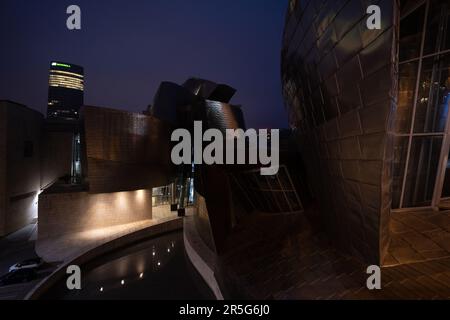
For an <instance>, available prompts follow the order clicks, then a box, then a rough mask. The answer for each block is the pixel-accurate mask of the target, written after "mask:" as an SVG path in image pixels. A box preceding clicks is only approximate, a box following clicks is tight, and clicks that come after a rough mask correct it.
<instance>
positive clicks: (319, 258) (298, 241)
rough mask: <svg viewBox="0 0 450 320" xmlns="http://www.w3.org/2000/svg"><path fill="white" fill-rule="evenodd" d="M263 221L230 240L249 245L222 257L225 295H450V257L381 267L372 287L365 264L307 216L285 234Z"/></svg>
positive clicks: (338, 296) (426, 296) (384, 297)
mask: <svg viewBox="0 0 450 320" xmlns="http://www.w3.org/2000/svg"><path fill="white" fill-rule="evenodd" d="M263 220H264V219H263ZM263 220H261V219H259V220H258V218H255V219H254V220H253V221H252V222H250V223H257V224H258V225H259V227H258V228H259V229H258V230H255V229H253V230H250V231H248V230H247V231H242V230H244V228H243V229H242V230H241V231H238V232H237V233H238V234H237V235H236V237H235V239H234V240H232V242H234V241H238V242H240V243H247V245H245V246H242V248H241V249H239V250H233V251H232V253H231V254H228V255H226V256H224V257H222V258H221V259H220V264H219V265H220V268H219V269H218V276H219V277H220V278H221V279H222V281H221V283H222V284H223V285H224V290H225V293H226V294H225V296H226V298H230V297H231V298H245V299H450V258H444V259H438V260H430V261H425V262H420V263H411V264H403V265H397V266H391V267H383V268H382V290H373V291H370V290H368V289H367V287H366V281H367V278H368V275H367V274H366V268H367V266H364V265H362V264H361V263H360V262H359V261H357V260H354V259H352V258H350V257H348V256H345V255H342V254H341V253H340V252H337V251H335V250H334V249H333V248H332V246H331V245H330V243H329V242H328V241H327V240H326V238H325V237H323V236H322V235H320V234H317V233H315V232H313V231H312V229H311V228H310V227H309V224H308V222H307V221H306V219H305V218H303V217H301V216H300V217H298V221H297V222H295V223H290V228H289V229H288V230H287V231H286V229H285V231H284V232H283V233H280V232H277V231H276V230H275V229H274V228H273V227H270V225H271V224H272V225H273V223H271V222H270V220H268V221H266V222H265V221H263ZM264 224H266V225H267V227H266V228H264V227H263V225H264ZM245 229H249V228H245ZM272 231H274V232H272ZM244 239H255V240H253V241H252V242H250V243H249V242H244V241H243V240H244ZM230 245H232V244H230Z"/></svg>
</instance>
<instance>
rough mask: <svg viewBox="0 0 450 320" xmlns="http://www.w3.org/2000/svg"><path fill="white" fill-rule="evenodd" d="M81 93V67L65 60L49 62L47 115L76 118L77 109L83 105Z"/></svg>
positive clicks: (82, 86)
mask: <svg viewBox="0 0 450 320" xmlns="http://www.w3.org/2000/svg"><path fill="white" fill-rule="evenodd" d="M83 95H84V70H83V68H82V67H80V66H77V65H74V64H71V63H66V62H59V61H53V62H51V64H50V76H49V90H48V108H47V116H48V117H49V118H62V119H77V118H78V112H79V109H80V107H81V106H82V105H83V100H84V99H83Z"/></svg>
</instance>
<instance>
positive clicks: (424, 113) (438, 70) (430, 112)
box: [414, 54, 450, 132]
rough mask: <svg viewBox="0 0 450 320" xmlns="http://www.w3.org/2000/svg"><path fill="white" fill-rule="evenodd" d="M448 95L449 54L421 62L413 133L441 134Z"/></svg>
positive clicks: (449, 86)
mask: <svg viewBox="0 0 450 320" xmlns="http://www.w3.org/2000/svg"><path fill="white" fill-rule="evenodd" d="M449 93H450V54H447V55H441V56H434V57H431V58H427V59H424V60H423V63H422V72H421V77H420V85H419V93H418V96H417V99H418V101H417V106H416V116H415V121H414V132H443V131H444V130H445V122H446V119H447V114H448V99H449Z"/></svg>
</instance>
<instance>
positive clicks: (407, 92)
mask: <svg viewBox="0 0 450 320" xmlns="http://www.w3.org/2000/svg"><path fill="white" fill-rule="evenodd" d="M418 65H419V63H418V62H417V61H416V62H409V63H404V64H401V65H400V66H399V92H398V105H397V114H396V118H395V128H396V132H399V133H409V131H410V130H411V120H412V109H413V102H414V90H415V87H416V81H417V69H418Z"/></svg>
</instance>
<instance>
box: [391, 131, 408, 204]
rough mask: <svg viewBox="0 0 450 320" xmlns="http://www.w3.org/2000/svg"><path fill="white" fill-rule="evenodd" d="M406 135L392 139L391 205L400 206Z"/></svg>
mask: <svg viewBox="0 0 450 320" xmlns="http://www.w3.org/2000/svg"><path fill="white" fill-rule="evenodd" d="M408 141H409V138H408V137H396V138H395V141H394V161H393V168H392V169H393V170H392V172H393V175H392V207H393V208H399V207H400V197H401V193H402V184H403V176H404V173H405V163H406V155H407V153H408Z"/></svg>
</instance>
